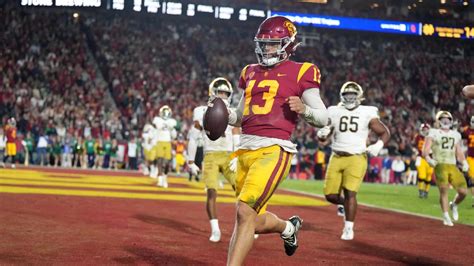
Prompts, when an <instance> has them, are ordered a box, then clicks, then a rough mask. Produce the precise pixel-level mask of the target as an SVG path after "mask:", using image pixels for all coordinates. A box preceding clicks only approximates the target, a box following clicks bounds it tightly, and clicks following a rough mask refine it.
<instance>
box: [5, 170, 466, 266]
mask: <svg viewBox="0 0 474 266" xmlns="http://www.w3.org/2000/svg"><path fill="white" fill-rule="evenodd" d="M7 171H8V172H7ZM52 172H53V175H54V174H57V175H66V176H68V175H74V174H77V173H80V174H81V177H79V178H70V179H69V180H71V182H73V181H76V180H77V179H79V180H80V179H81V178H89V175H91V174H93V175H101V176H104V175H102V172H97V171H87V172H82V171H71V170H68V171H65V172H63V171H62V172H61V173H59V172H56V171H52ZM11 173H12V172H11V170H3V169H2V170H1V171H0V234H1V236H2V240H1V241H0V263H1V264H5V263H13V264H52V263H55V264H72V263H74V264H131V263H132V264H159V265H162V264H166V265H209V264H217V265H223V264H225V262H226V255H227V246H228V241H229V239H230V235H231V233H232V228H233V218H234V205H233V204H231V203H221V204H219V210H218V211H219V220H220V221H219V223H220V227H221V230H222V234H223V239H222V242H221V243H218V244H214V243H211V242H209V241H208V238H209V234H210V232H209V231H210V228H209V222H208V220H207V216H206V212H205V205H204V203H203V202H201V201H200V198H198V199H199V200H196V201H184V200H179V201H174V200H169V199H167V200H159V199H158V200H156V199H140V198H138V199H137V198H123V197H120V196H117V197H104V196H94V195H87V196H78V195H74V196H71V195H65V194H63V195H58V194H54V193H52V194H35V193H29V192H28V193H14V192H12V191H13V190H12V188H15V189H19V190H18V191H22V190H21V189H25V188H29V189H31V188H34V189H36V190H38V191H41V190H42V189H43V188H44V187H50V188H51V187H54V188H58V187H61V184H58V185H55V184H56V183H54V179H53V181H51V180H50V179H48V178H47V177H44V176H43V177H41V176H40V177H34V176H33V174H32V172H31V171H16V172H15V173H16V174H15V175H14V176H13V177H12V176H11ZM41 173H45V172H41ZM46 173H48V174H49V173H51V172H50V171H48V172H46ZM108 173H111V172H108ZM112 173H114V172H112ZM4 176H8V178H2V177H4ZM113 176H114V177H110V178H109V179H108V180H107V182H108V183H121V182H122V181H123V180H121V179H120V178H121V177H122V176H123V174H118V173H114V174H113ZM128 176H129V175H128ZM59 178H60V177H56V179H59ZM100 178H102V179H104V177H100ZM114 178H116V180H115V179H114ZM135 178H136V180H137V181H136V182H138V183H140V182H144V183H147V182H148V183H150V179H148V178H144V177H138V176H135ZM28 180H37V181H36V182H40V183H41V182H44V185H43V186H39V185H38V183H34V182H33V181H28ZM98 180H100V179H98ZM176 180H177V181H175V182H178V183H179V182H181V180H180V179H176ZM92 181H93V180H91V182H88V179H86V183H94V182H92ZM182 181H183V183H179V184H176V187H182V188H185V187H186V185H185V184H186V182H187V181H186V180H182ZM28 182H30V183H28ZM48 182H49V183H48ZM51 182H53V183H51ZM107 182H105V183H107ZM138 183H137V184H138ZM72 184H76V183H72ZM194 184H195V183H194ZM129 186H130V189H129V190H133V189H134V187H133V186H134V185H133V184H132V185H129ZM137 186H138V185H137ZM149 186H150V188H152V189H155V188H154V187H153V185H152V184H149ZM171 186H173V185H171ZM140 187H142V185H140ZM63 189H64V188H63ZM82 189H83V190H86V189H92V191H95V192H94V193H96V192H97V193H99V192H100V193H102V192H103V191H102V190H103V188H97V187H95V188H82ZM65 190H72V188H71V187H67V188H65ZM83 190H81V191H83ZM109 190H110V189H109ZM120 191H122V192H120V193H125V192H123V191H126V189H125V190H124V189H123V188H121V190H120ZM199 191H200V192H192V191H191V192H188V191H187V190H184V192H183V193H185V194H186V193H187V194H191V195H194V194H200V195H199V197H201V196H204V191H203V190H201V189H199ZM53 192H54V191H53ZM140 193H144V194H148V193H150V192H148V191H144V192H140ZM160 193H161V194H164V193H169V194H170V193H172V192H164V191H159V190H156V191H152V192H151V194H160ZM176 193H178V192H176ZM118 195H122V194H118ZM223 197H228V196H223ZM269 210H270V211H274V212H275V213H277V214H278V215H279V216H280V217H282V218H287V217H290V216H291V215H294V214H298V215H300V216H301V217H302V218H303V219H304V223H303V228H302V231H301V234H300V239H299V241H300V248H299V249H298V251H297V252H296V253H295V255H294V256H292V257H287V256H286V255H285V253H284V250H283V242H282V241H281V240H280V239H279V237H278V236H276V235H263V236H261V237H260V238H259V239H258V240H256V241H255V244H254V247H253V250H252V251H251V252H250V254H249V256H248V258H247V263H248V264H251V265H253V264H263V265H314V264H321V263H330V264H335V263H337V264H339V263H341V264H342V263H350V264H465V265H472V264H473V263H474V255H473V254H472V243H473V239H474V229H473V228H472V227H469V226H464V225H458V224H456V225H455V226H454V227H453V228H449V227H445V226H443V225H442V222H441V221H437V220H432V219H426V218H420V217H415V216H411V215H405V214H398V213H393V212H389V211H382V210H376V209H371V208H367V207H360V208H359V212H358V216H357V218H358V219H357V225H356V228H355V230H356V231H355V232H356V238H355V240H354V241H349V242H346V241H342V240H340V239H339V236H340V233H341V230H342V223H343V221H342V220H341V219H340V217H338V216H336V214H335V207H333V206H329V207H328V206H311V207H308V206H270V207H269Z"/></svg>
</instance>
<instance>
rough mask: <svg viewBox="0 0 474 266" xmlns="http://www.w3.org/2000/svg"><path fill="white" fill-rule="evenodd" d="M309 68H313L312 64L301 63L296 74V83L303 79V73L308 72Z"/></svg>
mask: <svg viewBox="0 0 474 266" xmlns="http://www.w3.org/2000/svg"><path fill="white" fill-rule="evenodd" d="M311 66H313V64H311V63H307V62H306V63H303V65H302V66H301V68H300V71H299V72H298V79H297V80H296V82H300V79H301V78H302V77H303V75H304V73H306V71H308V69H309V68H310V67H311Z"/></svg>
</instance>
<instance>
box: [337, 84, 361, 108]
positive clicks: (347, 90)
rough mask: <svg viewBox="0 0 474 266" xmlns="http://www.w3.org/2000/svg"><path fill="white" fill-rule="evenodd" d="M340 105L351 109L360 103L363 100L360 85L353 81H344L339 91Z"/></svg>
mask: <svg viewBox="0 0 474 266" xmlns="http://www.w3.org/2000/svg"><path fill="white" fill-rule="evenodd" d="M339 96H340V98H341V103H342V105H343V106H344V107H345V108H346V109H349V110H352V109H354V108H356V107H357V106H359V105H360V103H361V102H362V101H363V100H364V98H363V96H364V91H363V90H362V87H361V86H360V85H359V84H357V83H356V82H354V81H348V82H346V83H344V84H343V85H342V87H341V91H340V92H339Z"/></svg>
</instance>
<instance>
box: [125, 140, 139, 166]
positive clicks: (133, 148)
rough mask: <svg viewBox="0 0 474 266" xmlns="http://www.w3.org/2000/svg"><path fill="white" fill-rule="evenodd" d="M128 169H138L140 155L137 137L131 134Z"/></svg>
mask: <svg viewBox="0 0 474 266" xmlns="http://www.w3.org/2000/svg"><path fill="white" fill-rule="evenodd" d="M127 155H128V169H130V170H137V169H138V167H137V155H138V145H137V141H136V138H135V137H133V136H130V141H129V142H128V152H127Z"/></svg>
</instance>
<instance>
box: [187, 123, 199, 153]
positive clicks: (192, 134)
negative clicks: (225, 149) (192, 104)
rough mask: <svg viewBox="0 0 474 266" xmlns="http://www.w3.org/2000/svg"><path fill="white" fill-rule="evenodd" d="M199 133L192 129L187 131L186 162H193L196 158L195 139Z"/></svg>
mask: <svg viewBox="0 0 474 266" xmlns="http://www.w3.org/2000/svg"><path fill="white" fill-rule="evenodd" d="M200 133H201V132H200V131H199V130H197V128H195V127H192V128H191V129H190V130H189V134H188V161H194V159H195V158H196V151H197V141H196V140H197V138H198V134H200Z"/></svg>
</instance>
